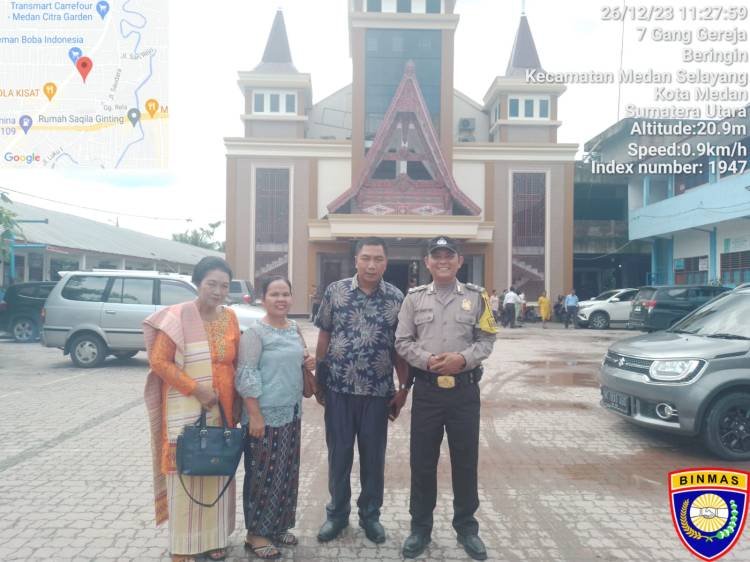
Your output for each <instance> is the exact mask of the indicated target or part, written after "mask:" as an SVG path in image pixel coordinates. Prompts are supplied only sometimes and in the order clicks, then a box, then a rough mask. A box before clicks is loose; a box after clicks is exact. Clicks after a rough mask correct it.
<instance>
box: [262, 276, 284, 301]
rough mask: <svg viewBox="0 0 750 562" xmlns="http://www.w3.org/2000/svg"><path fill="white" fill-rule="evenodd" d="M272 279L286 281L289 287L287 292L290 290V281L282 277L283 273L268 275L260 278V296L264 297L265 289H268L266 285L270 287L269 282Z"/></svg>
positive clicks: (271, 281) (272, 280)
mask: <svg viewBox="0 0 750 562" xmlns="http://www.w3.org/2000/svg"><path fill="white" fill-rule="evenodd" d="M274 281H283V282H284V283H286V286H287V287H289V292H290V293H291V292H292V283H291V282H290V281H289V279H287V278H286V277H284V276H283V275H269V276H268V277H264V278H263V279H261V280H260V298H265V296H266V291H268V287H270V285H271V283H273V282H274Z"/></svg>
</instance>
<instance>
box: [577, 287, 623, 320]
mask: <svg viewBox="0 0 750 562" xmlns="http://www.w3.org/2000/svg"><path fill="white" fill-rule="evenodd" d="M637 293H638V289H613V290H611V291H604V292H603V293H602V294H600V295H599V296H596V297H594V298H593V299H589V300H585V301H581V302H579V303H578V324H579V325H580V326H589V327H591V328H595V329H597V330H604V329H606V328H609V325H610V324H611V323H627V322H628V320H629V319H630V305H631V303H632V301H633V299H634V298H635V295H636V294H637Z"/></svg>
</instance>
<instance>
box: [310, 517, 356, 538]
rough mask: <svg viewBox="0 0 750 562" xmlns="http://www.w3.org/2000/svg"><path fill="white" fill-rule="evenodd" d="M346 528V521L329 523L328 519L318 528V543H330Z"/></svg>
mask: <svg viewBox="0 0 750 562" xmlns="http://www.w3.org/2000/svg"><path fill="white" fill-rule="evenodd" d="M348 526H349V522H348V521H331V520H330V519H327V520H326V522H325V523H323V526H322V527H321V528H320V531H318V540H319V541H320V542H328V541H332V540H333V539H335V538H336V537H338V536H339V534H341V531H343V530H344V529H346V528H347V527H348Z"/></svg>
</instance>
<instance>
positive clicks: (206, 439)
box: [176, 403, 245, 507]
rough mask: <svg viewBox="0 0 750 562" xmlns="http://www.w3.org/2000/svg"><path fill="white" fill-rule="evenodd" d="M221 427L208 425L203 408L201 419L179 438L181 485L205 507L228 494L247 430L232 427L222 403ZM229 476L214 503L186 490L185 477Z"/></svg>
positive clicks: (188, 427)
mask: <svg viewBox="0 0 750 562" xmlns="http://www.w3.org/2000/svg"><path fill="white" fill-rule="evenodd" d="M219 411H220V412H221V421H222V424H223V425H222V426H218V427H216V426H209V425H207V424H206V410H205V409H201V415H200V417H199V418H198V419H197V420H196V421H195V423H194V424H192V425H186V426H185V428H184V429H183V430H182V434H181V435H179V436H178V437H177V451H176V464H177V472H178V473H179V476H180V483H181V484H182V488H183V489H184V490H185V493H186V494H187V495H188V497H189V498H190V499H191V500H193V501H194V502H195V503H197V504H199V505H202V506H203V507H213V506H214V505H216V503H217V502H218V501H219V500H220V499H221V497H222V496H223V495H224V492H226V491H227V488H229V485H230V484H231V483H232V480H233V479H234V473H235V472H236V471H237V465H238V464H239V463H240V458H242V450H243V447H244V433H245V432H244V430H243V429H242V428H239V427H230V426H229V424H228V423H227V418H226V415H225V414H224V408H222V406H221V403H219ZM183 474H184V475H186V476H229V480H228V481H227V483H226V484H225V485H224V487H223V489H222V490H221V492H219V496H218V497H217V498H216V500H215V501H214V502H213V503H203V502H201V501H198V500H196V499H195V498H194V497H193V496H192V495H190V492H188V490H187V488H186V487H185V482H184V481H183V479H182V476H183Z"/></svg>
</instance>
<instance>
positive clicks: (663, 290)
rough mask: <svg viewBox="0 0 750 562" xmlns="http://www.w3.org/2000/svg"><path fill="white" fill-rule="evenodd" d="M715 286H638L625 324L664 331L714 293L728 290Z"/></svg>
mask: <svg viewBox="0 0 750 562" xmlns="http://www.w3.org/2000/svg"><path fill="white" fill-rule="evenodd" d="M730 290H731V289H730V288H729V287H721V286H718V287H717V286H714V285H661V286H647V287H641V288H640V289H638V294H637V295H636V296H635V298H634V299H633V303H632V308H631V309H630V319H629V320H628V327H630V328H634V329H637V330H646V331H649V332H650V331H653V330H664V329H666V328H669V327H670V326H672V325H673V324H674V323H675V322H677V321H678V320H680V319H681V318H683V317H685V315H687V314H688V313H689V312H692V311H693V310H695V309H696V308H698V307H699V306H701V305H703V304H705V303H706V302H708V301H709V300H711V299H712V298H714V297H715V296H716V295H719V294H721V293H723V292H725V291H730Z"/></svg>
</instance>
